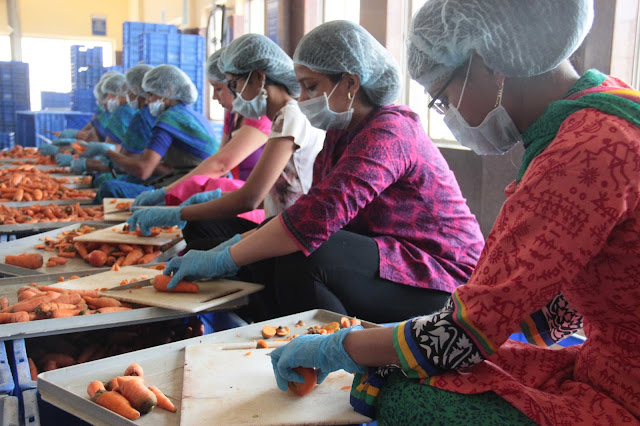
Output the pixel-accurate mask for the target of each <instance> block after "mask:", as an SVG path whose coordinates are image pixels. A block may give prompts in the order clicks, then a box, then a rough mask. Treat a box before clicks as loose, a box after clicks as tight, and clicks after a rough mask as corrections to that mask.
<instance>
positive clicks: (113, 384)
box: [106, 376, 144, 391]
mask: <svg viewBox="0 0 640 426" xmlns="http://www.w3.org/2000/svg"><path fill="white" fill-rule="evenodd" d="M118 379H120V380H118ZM128 380H139V381H140V382H142V383H144V379H143V378H142V377H140V376H117V377H114V378H113V379H111V380H109V382H107V384H106V386H107V390H111V391H117V390H119V389H120V382H126V381H128Z"/></svg>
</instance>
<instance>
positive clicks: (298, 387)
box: [289, 367, 318, 396]
mask: <svg viewBox="0 0 640 426" xmlns="http://www.w3.org/2000/svg"><path fill="white" fill-rule="evenodd" d="M293 371H295V372H296V373H298V374H300V375H301V376H302V378H303V379H304V383H298V382H289V390H290V391H291V392H293V393H294V394H296V395H299V396H304V395H306V394H308V393H309V392H311V391H312V390H313V389H314V388H315V387H316V384H317V383H318V373H317V372H316V370H315V369H314V368H306V367H296V368H294V369H293Z"/></svg>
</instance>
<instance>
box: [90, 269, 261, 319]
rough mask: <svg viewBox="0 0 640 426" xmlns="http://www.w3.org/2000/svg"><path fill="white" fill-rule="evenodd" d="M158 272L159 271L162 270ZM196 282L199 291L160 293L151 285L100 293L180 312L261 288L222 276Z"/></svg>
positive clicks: (195, 309) (124, 300) (202, 308)
mask: <svg viewBox="0 0 640 426" xmlns="http://www.w3.org/2000/svg"><path fill="white" fill-rule="evenodd" d="M157 272H159V273H162V271H157ZM145 274H146V275H149V277H151V276H152V275H151V274H147V273H146V272H145ZM155 275H157V274H154V276H155ZM197 284H198V286H199V287H200V292H198V293H166V292H164V293H163V292H159V291H156V290H155V289H154V288H153V286H147V287H142V288H132V289H128V290H120V291H107V292H104V293H102V294H104V295H105V296H109V297H113V298H114V299H118V300H121V301H123V302H131V303H137V304H140V305H147V306H157V307H159V308H166V309H174V310H176V311H183V312H200V311H204V310H206V309H210V308H213V307H214V306H218V305H221V304H223V303H227V302H230V301H232V300H235V299H238V298H240V297H244V296H247V295H249V294H251V293H255V292H257V291H260V290H262V289H263V288H264V287H263V286H262V285H260V284H251V283H245V282H242V281H232V280H224V279H216V280H208V281H198V282H197Z"/></svg>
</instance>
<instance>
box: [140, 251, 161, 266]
mask: <svg viewBox="0 0 640 426" xmlns="http://www.w3.org/2000/svg"><path fill="white" fill-rule="evenodd" d="M161 254H162V252H161V251H160V250H156V251H152V252H151V253H148V254H145V255H144V256H142V257H141V258H140V259H138V262H137V264H138V265H146V264H147V263H149V262H151V261H152V260H153V259H155V258H156V257H158V256H160V255H161Z"/></svg>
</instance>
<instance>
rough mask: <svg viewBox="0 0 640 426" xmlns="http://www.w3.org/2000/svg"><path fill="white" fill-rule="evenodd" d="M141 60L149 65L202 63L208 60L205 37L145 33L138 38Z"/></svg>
mask: <svg viewBox="0 0 640 426" xmlns="http://www.w3.org/2000/svg"><path fill="white" fill-rule="evenodd" d="M138 43H139V47H140V60H142V62H144V63H145V64H149V65H160V64H171V65H176V66H181V65H186V64H191V65H200V66H201V67H202V65H203V64H204V62H205V60H206V43H205V38H204V37H202V36H198V35H191V34H158V33H145V34H141V35H140V36H139V38H138Z"/></svg>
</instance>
